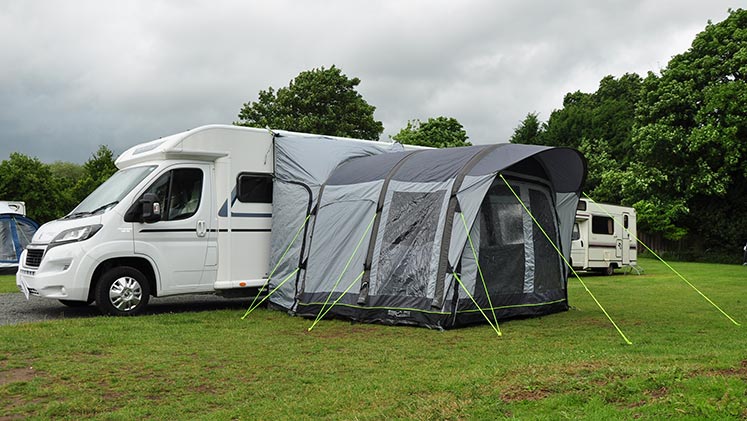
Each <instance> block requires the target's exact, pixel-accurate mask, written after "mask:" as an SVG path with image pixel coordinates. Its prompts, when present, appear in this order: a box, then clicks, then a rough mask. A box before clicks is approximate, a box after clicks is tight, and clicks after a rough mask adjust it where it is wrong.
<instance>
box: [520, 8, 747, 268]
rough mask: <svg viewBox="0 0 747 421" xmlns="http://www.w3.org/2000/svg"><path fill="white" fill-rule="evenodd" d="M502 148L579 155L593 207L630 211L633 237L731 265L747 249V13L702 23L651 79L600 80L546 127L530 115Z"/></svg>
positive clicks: (571, 96)
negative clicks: (679, 245)
mask: <svg viewBox="0 0 747 421" xmlns="http://www.w3.org/2000/svg"><path fill="white" fill-rule="evenodd" d="M510 141H511V142H514V143H526V144H543V145H550V146H569V147H574V148H577V149H579V150H580V151H581V152H583V153H584V155H585V156H586V158H587V160H588V165H589V178H588V180H587V182H586V186H585V191H586V192H587V194H589V195H590V196H591V197H592V198H594V199H595V200H599V201H603V202H609V203H621V204H623V205H628V206H633V207H635V209H636V211H637V214H638V222H639V227H640V229H642V230H643V231H645V232H648V233H656V234H659V235H661V236H663V237H664V238H666V239H670V240H684V241H683V242H684V243H685V244H686V247H687V248H689V249H690V251H691V252H695V253H698V254H702V253H703V252H726V253H730V254H732V255H734V254H735V251H739V250H741V247H742V246H743V245H744V243H745V240H747V11H745V10H742V9H739V10H730V12H729V16H728V17H727V18H726V20H724V21H722V22H720V23H716V24H714V23H711V22H709V23H708V25H707V26H706V27H705V30H703V31H702V32H701V33H699V34H698V35H697V36H696V37H695V39H694V40H693V42H692V45H691V47H690V48H689V49H688V50H687V51H685V52H684V53H681V54H678V55H676V56H674V57H673V58H672V59H671V60H670V61H669V63H668V64H667V66H666V67H665V68H663V69H661V71H660V72H659V74H656V73H654V72H649V73H648V74H647V75H646V76H645V77H641V76H639V75H637V74H624V75H622V76H620V77H613V76H607V77H605V78H603V79H602V80H601V81H600V82H599V88H598V89H597V91H596V92H593V93H582V92H579V91H576V92H572V93H568V94H567V95H566V96H565V98H564V99H563V107H562V108H561V109H558V110H555V111H553V112H552V113H551V114H550V117H549V119H548V120H547V121H545V122H541V121H540V119H539V116H538V115H537V114H536V113H529V114H528V115H527V116H526V118H525V119H524V120H523V121H522V122H521V123H520V124H519V126H518V127H517V128H516V130H515V131H514V134H513V136H512V137H511V140H510Z"/></svg>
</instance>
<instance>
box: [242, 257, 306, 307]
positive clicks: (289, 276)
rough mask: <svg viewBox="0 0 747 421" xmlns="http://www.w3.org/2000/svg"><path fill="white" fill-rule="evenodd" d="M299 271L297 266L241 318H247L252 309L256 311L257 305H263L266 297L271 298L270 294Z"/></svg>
mask: <svg viewBox="0 0 747 421" xmlns="http://www.w3.org/2000/svg"><path fill="white" fill-rule="evenodd" d="M298 271H299V268H296V270H294V271H293V272H291V273H290V275H288V276H286V277H285V279H283V282H281V283H279V284H278V286H276V287H275V289H273V290H272V291H270V293H269V294H267V295H266V296H265V297H264V298H262V300H261V301H260V302H259V303H257V305H256V306H253V307H249V308H248V309H247V310H246V313H244V315H243V316H241V320H244V319H245V318H246V316H248V315H249V313H251V312H252V311H254V310H255V309H256V308H257V307H259V306H261V305H262V303H264V302H265V300H266V299H268V298H270V296H271V295H272V294H274V293H275V291H277V290H278V289H279V288H280V287H281V286H283V284H284V283H286V282H288V279H290V278H292V277H293V275H295V274H296V272H298ZM254 298H255V300H256V297H254Z"/></svg>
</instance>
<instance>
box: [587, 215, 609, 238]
mask: <svg viewBox="0 0 747 421" xmlns="http://www.w3.org/2000/svg"><path fill="white" fill-rule="evenodd" d="M591 232H593V233H594V234H604V235H612V234H614V233H615V225H614V221H613V220H612V218H610V217H607V216H592V217H591Z"/></svg>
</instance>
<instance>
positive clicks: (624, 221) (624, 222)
mask: <svg viewBox="0 0 747 421" xmlns="http://www.w3.org/2000/svg"><path fill="white" fill-rule="evenodd" d="M623 226H624V227H625V229H628V215H623Z"/></svg>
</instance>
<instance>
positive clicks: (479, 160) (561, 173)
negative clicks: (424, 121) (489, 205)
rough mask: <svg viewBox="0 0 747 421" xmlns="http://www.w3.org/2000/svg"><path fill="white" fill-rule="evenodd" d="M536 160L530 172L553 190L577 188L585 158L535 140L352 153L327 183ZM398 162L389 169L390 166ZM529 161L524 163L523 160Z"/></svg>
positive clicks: (418, 177)
mask: <svg viewBox="0 0 747 421" xmlns="http://www.w3.org/2000/svg"><path fill="white" fill-rule="evenodd" d="M528 160H534V161H535V162H536V163H538V164H539V168H537V169H535V172H539V171H541V172H544V173H545V174H537V175H539V176H546V177H547V178H548V179H549V180H551V182H552V184H553V187H554V188H555V191H556V192H558V193H567V192H574V191H578V190H579V189H580V188H581V185H582V184H583V182H584V180H585V176H586V161H585V159H584V158H583V156H582V155H581V154H580V153H579V152H578V151H576V150H573V149H569V148H552V147H549V146H535V145H515V144H510V143H508V144H498V145H481V146H467V147H461V148H450V149H423V150H417V151H407V152H398V153H388V154H382V155H374V156H367V157H361V158H355V159H351V160H349V161H347V162H345V163H344V164H342V165H340V166H339V167H338V168H337V169H336V170H334V171H333V172H332V175H331V176H330V177H329V179H328V180H327V184H328V185H351V184H357V183H365V182H369V181H376V180H382V179H384V178H386V177H387V176H388V175H389V176H390V177H391V178H392V180H399V181H409V182H422V183H424V182H435V181H446V180H449V179H450V178H454V177H456V176H457V175H458V174H460V173H463V174H464V175H470V176H484V175H489V174H496V173H498V172H501V171H503V170H507V169H509V168H510V167H511V166H513V165H517V164H520V163H522V162H523V161H528ZM397 165H399V168H398V169H397V170H396V171H395V172H394V173H393V174H390V171H391V170H392V168H394V167H395V166H397ZM527 167H528V166H527Z"/></svg>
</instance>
